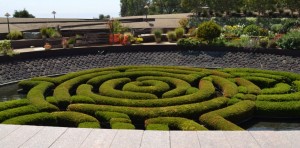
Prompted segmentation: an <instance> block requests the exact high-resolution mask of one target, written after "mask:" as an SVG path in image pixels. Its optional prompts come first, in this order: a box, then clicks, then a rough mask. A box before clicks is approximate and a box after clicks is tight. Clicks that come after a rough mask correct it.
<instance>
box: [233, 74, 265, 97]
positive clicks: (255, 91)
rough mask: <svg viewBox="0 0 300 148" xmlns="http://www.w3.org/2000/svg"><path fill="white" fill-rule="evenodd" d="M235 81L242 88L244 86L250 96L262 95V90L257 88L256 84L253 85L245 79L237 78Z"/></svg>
mask: <svg viewBox="0 0 300 148" xmlns="http://www.w3.org/2000/svg"><path fill="white" fill-rule="evenodd" d="M235 81H236V83H237V84H238V85H240V86H244V87H246V89H247V93H249V94H256V95H257V94H260V93H261V89H260V88H259V87H258V86H256V85H255V84H253V83H252V82H250V81H248V80H246V79H243V78H235Z"/></svg>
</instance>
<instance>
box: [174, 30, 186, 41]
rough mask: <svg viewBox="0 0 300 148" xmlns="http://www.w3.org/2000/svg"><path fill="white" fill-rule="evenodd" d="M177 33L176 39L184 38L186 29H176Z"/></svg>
mask: <svg viewBox="0 0 300 148" xmlns="http://www.w3.org/2000/svg"><path fill="white" fill-rule="evenodd" d="M175 33H176V37H177V39H180V38H183V35H184V33H185V30H184V28H182V27H180V28H176V29H175Z"/></svg>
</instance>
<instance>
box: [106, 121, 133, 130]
mask: <svg viewBox="0 0 300 148" xmlns="http://www.w3.org/2000/svg"><path fill="white" fill-rule="evenodd" d="M111 129H135V126H134V125H133V124H131V123H123V122H116V123H113V124H112V125H111Z"/></svg>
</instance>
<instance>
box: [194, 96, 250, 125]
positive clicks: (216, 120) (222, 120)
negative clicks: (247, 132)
mask: <svg viewBox="0 0 300 148" xmlns="http://www.w3.org/2000/svg"><path fill="white" fill-rule="evenodd" d="M254 111H255V103H254V102H253V101H249V100H247V101H241V102H238V103H236V104H234V105H232V106H229V107H226V108H223V109H219V110H216V111H212V112H209V113H206V114H204V115H202V116H200V118H199V120H200V121H201V122H203V123H204V124H205V125H207V126H209V127H212V128H213V129H216V130H243V129H242V128H241V127H239V126H237V125H235V124H234V123H239V122H242V121H244V120H246V119H248V118H250V117H252V116H253V113H254ZM232 122H233V123H232Z"/></svg>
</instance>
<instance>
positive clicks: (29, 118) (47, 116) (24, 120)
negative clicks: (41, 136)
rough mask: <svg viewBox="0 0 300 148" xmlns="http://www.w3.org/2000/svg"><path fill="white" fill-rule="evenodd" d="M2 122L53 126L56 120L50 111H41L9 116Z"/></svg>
mask: <svg viewBox="0 0 300 148" xmlns="http://www.w3.org/2000/svg"><path fill="white" fill-rule="evenodd" d="M2 124H19V125H45V126H46V125H48V126H55V125H57V121H56V118H55V117H54V116H53V115H52V114H51V113H46V112H43V113H35V114H29V115H23V116H18V117H14V118H10V119H8V120H5V121H4V122H2Z"/></svg>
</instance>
